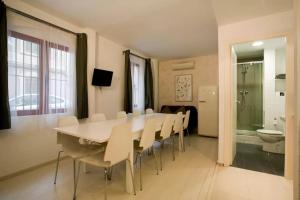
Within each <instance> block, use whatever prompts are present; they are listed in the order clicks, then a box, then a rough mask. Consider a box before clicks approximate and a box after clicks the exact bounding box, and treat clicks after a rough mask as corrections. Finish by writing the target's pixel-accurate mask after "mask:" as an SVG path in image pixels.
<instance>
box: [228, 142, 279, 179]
mask: <svg viewBox="0 0 300 200" xmlns="http://www.w3.org/2000/svg"><path fill="white" fill-rule="evenodd" d="M232 166H234V167H239V168H243V169H249V170H254V171H258V172H264V173H269V174H275V175H280V176H283V175H284V155H283V154H275V153H267V152H264V151H263V150H262V146H260V145H253V144H243V143H237V146H236V156H235V159H234V161H233V164H232Z"/></svg>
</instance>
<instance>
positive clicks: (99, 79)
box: [92, 68, 113, 87]
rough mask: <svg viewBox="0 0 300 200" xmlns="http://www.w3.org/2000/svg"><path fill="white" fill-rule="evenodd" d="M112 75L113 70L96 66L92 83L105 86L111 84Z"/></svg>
mask: <svg viewBox="0 0 300 200" xmlns="http://www.w3.org/2000/svg"><path fill="white" fill-rule="evenodd" d="M112 75H113V72H112V71H107V70H103V69H96V68H95V69H94V73H93V80H92V85H94V86H103V87H108V86H111V80H112Z"/></svg>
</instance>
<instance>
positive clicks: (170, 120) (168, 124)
mask: <svg viewBox="0 0 300 200" xmlns="http://www.w3.org/2000/svg"><path fill="white" fill-rule="evenodd" d="M173 124H174V117H173V116H172V115H170V114H168V115H167V116H166V117H165V119H164V122H163V124H162V128H161V130H160V132H159V133H157V134H156V136H155V141H157V142H159V143H160V151H159V154H160V170H162V150H163V146H164V142H165V140H167V139H169V138H170V137H171V133H172V128H173ZM174 145H175V143H174V138H172V156H173V160H174V159H175V152H174V149H175V147H174Z"/></svg>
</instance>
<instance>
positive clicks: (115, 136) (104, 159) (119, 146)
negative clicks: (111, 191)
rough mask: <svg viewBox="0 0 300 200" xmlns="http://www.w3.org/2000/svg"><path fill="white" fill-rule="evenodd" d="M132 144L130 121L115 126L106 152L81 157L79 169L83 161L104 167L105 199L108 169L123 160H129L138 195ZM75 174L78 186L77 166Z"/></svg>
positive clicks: (75, 183) (105, 196)
mask: <svg viewBox="0 0 300 200" xmlns="http://www.w3.org/2000/svg"><path fill="white" fill-rule="evenodd" d="M120 141H122V142H120ZM132 146H133V142H132V133H131V125H130V124H129V123H124V124H121V125H117V126H115V127H113V129H112V133H111V136H110V138H109V140H108V143H107V146H106V149H105V151H104V152H100V153H97V154H94V155H91V156H87V157H83V158H80V159H79V163H78V170H79V169H80V164H81V163H82V162H83V163H87V164H90V165H94V166H98V167H102V168H104V173H105V188H104V199H105V200H106V199H107V191H106V187H107V179H108V169H109V168H111V167H112V166H114V165H116V164H118V163H120V162H122V161H126V162H128V166H129V167H130V175H131V181H132V184H133V191H134V195H136V192H135V184H134V178H133V170H132V166H131V163H130V154H131V151H132ZM74 174H77V178H76V179H74V180H75V182H74V185H75V186H76V188H77V185H78V182H79V173H78V171H77V172H76V168H74ZM76 188H75V189H74V195H73V196H74V198H76Z"/></svg>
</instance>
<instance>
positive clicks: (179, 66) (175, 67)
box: [172, 61, 195, 71]
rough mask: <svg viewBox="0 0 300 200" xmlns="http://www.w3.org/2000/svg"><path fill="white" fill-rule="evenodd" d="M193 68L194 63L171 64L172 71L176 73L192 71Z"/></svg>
mask: <svg viewBox="0 0 300 200" xmlns="http://www.w3.org/2000/svg"><path fill="white" fill-rule="evenodd" d="M194 68H195V63H194V61H189V62H181V63H173V64H172V69H173V70H174V71H176V70H188V69H194Z"/></svg>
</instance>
